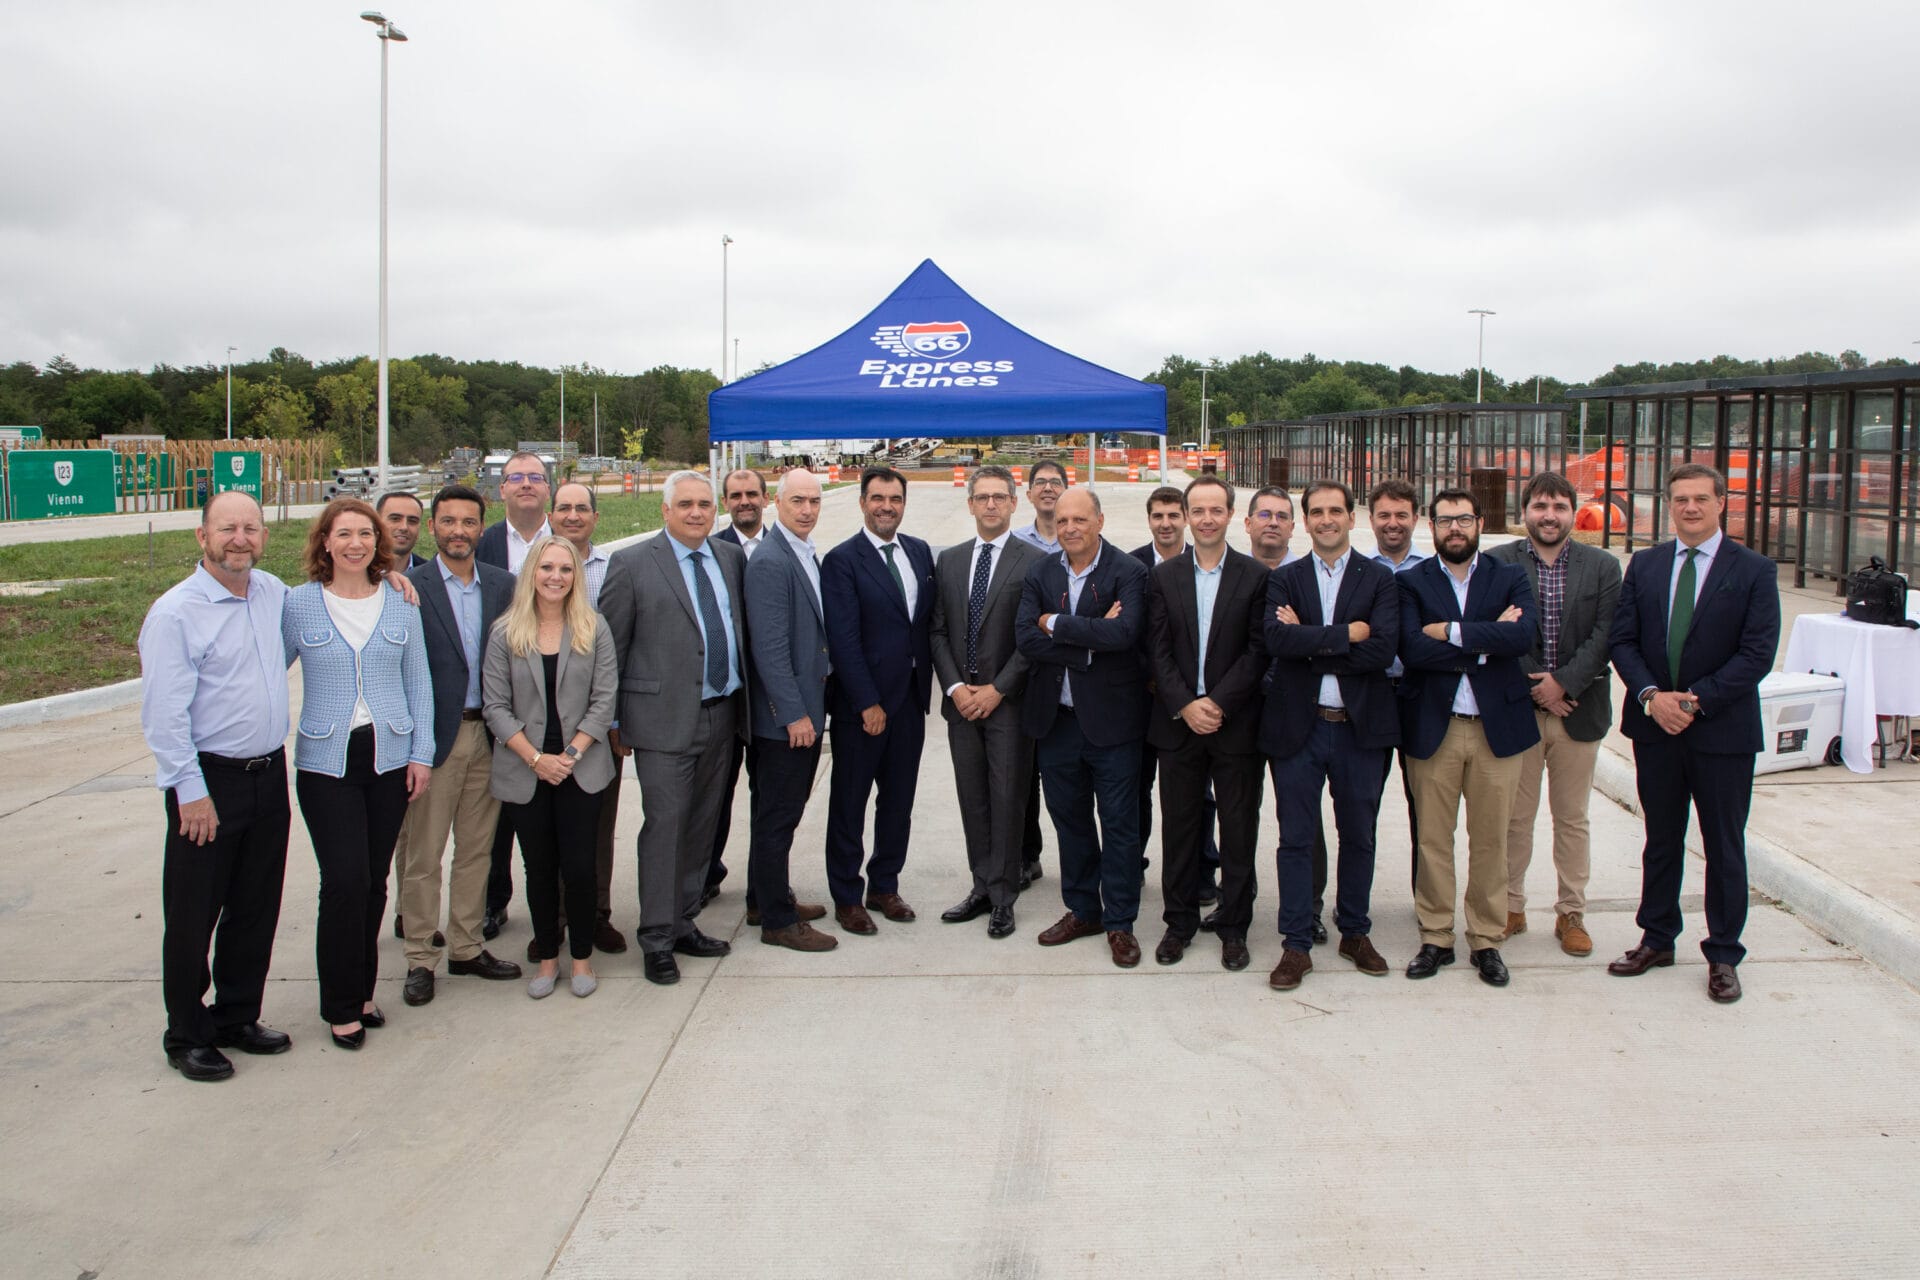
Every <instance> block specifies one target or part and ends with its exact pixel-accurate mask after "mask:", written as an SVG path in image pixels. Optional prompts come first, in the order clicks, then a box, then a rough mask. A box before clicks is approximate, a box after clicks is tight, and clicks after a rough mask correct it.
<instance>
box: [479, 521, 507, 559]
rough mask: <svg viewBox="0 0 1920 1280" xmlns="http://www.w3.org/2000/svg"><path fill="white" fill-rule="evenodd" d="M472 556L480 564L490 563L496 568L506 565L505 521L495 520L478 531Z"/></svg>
mask: <svg viewBox="0 0 1920 1280" xmlns="http://www.w3.org/2000/svg"><path fill="white" fill-rule="evenodd" d="M473 558H474V559H475V560H478V561H479V562H480V563H481V564H490V565H493V566H495V567H497V568H501V569H504V568H506V567H507V522H506V521H505V520H504V519H501V520H496V521H494V522H493V523H492V524H490V525H488V526H487V527H486V528H484V529H482V530H481V531H480V540H479V541H478V542H476V543H474V544H473Z"/></svg>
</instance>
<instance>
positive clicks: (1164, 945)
mask: <svg viewBox="0 0 1920 1280" xmlns="http://www.w3.org/2000/svg"><path fill="white" fill-rule="evenodd" d="M1187 942H1188V939H1186V938H1183V937H1181V936H1180V935H1179V934H1177V933H1175V932H1174V931H1173V930H1171V929H1169V930H1167V932H1166V935H1165V936H1164V937H1162V938H1161V939H1160V945H1159V946H1157V947H1155V948H1154V949H1153V962H1154V963H1155V964H1179V963H1180V957H1181V956H1183V955H1185V954H1187Z"/></svg>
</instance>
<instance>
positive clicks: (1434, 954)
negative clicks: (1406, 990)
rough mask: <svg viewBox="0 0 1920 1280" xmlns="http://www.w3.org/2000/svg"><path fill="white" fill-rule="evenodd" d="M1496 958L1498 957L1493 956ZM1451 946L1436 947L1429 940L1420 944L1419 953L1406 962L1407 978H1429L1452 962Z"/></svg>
mask: <svg viewBox="0 0 1920 1280" xmlns="http://www.w3.org/2000/svg"><path fill="white" fill-rule="evenodd" d="M1495 958H1496V959H1497V958H1498V957H1495ZM1453 961H1454V954H1453V948H1452V947H1436V946H1434V945H1433V944H1432V943H1431V942H1423V943H1421V944H1420V953H1419V954H1418V955H1416V956H1414V958H1413V959H1412V960H1410V961H1408V962H1407V976H1408V977H1409V978H1431V977H1432V976H1433V975H1434V974H1436V973H1438V972H1440V970H1442V969H1443V968H1445V967H1446V966H1448V965H1450V964H1452V963H1453Z"/></svg>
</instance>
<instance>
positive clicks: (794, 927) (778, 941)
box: [760, 920, 840, 951]
mask: <svg viewBox="0 0 1920 1280" xmlns="http://www.w3.org/2000/svg"><path fill="white" fill-rule="evenodd" d="M760 941H761V942H763V943H765V944H766V945H767V946H769V947H785V948H787V950H789V951H831V950H833V949H834V948H835V947H837V946H839V945H840V939H838V938H836V937H834V936H833V935H832V934H830V933H822V932H820V931H819V930H818V929H816V928H814V927H813V926H812V925H810V924H808V923H807V922H806V921H805V920H798V921H795V922H794V923H793V924H790V925H788V926H787V927H786V928H784V929H762V930H761V931H760Z"/></svg>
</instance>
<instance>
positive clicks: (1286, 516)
mask: <svg viewBox="0 0 1920 1280" xmlns="http://www.w3.org/2000/svg"><path fill="white" fill-rule="evenodd" d="M1247 519H1249V520H1258V521H1259V522H1260V523H1262V524H1270V523H1272V522H1273V521H1275V520H1285V521H1286V522H1287V523H1288V524H1292V523H1293V512H1291V511H1256V512H1254V513H1253V514H1252V515H1250V516H1248V517H1247Z"/></svg>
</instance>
